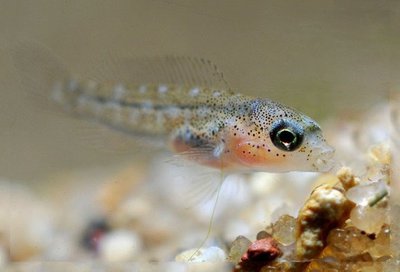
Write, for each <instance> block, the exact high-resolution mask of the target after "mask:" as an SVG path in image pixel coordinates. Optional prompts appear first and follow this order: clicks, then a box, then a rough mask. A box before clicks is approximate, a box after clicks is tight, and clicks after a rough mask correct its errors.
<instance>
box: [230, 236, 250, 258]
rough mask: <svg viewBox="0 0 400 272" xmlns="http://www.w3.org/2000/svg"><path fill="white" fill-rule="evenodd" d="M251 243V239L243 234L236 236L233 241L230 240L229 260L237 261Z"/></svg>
mask: <svg viewBox="0 0 400 272" xmlns="http://www.w3.org/2000/svg"><path fill="white" fill-rule="evenodd" d="M250 245H251V241H250V240H249V239H247V238H246V237H244V236H238V237H237V238H236V239H235V241H233V242H232V246H231V249H230V251H229V261H231V262H234V263H238V262H239V261H240V259H241V257H242V256H243V254H244V253H245V252H246V250H247V249H248V248H249V246H250Z"/></svg>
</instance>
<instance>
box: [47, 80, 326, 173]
mask: <svg viewBox="0 0 400 272" xmlns="http://www.w3.org/2000/svg"><path fill="white" fill-rule="evenodd" d="M53 97H54V98H55V100H56V102H58V103H60V104H61V105H62V106H64V107H66V108H67V109H68V110H70V111H72V112H74V113H75V114H78V115H79V116H83V117H85V118H90V119H92V120H95V121H97V122H100V123H102V124H105V125H107V126H110V127H112V128H114V129H117V130H120V131H124V132H126V133H128V134H131V135H140V136H142V137H148V138H158V139H163V140H164V143H165V146H167V147H168V148H169V149H170V150H171V151H173V152H174V153H178V154H183V155H184V156H186V157H187V158H189V159H192V160H195V161H196V162H198V163H201V164H204V165H207V166H211V167H215V168H220V169H224V170H226V171H233V172H234V171H254V170H256V171H272V172H281V171H289V170H304V171H326V170H328V169H329V167H331V165H330V163H331V161H330V158H331V156H332V155H333V149H332V148H331V147H329V146H328V145H327V144H326V143H325V140H324V138H323V137H322V134H321V129H320V127H319V126H318V125H317V124H316V123H315V122H314V121H313V120H311V119H310V118H309V117H307V116H305V115H303V114H301V113H299V112H297V111H295V110H294V109H291V108H289V107H286V106H283V105H281V104H279V103H277V102H274V101H271V100H268V99H262V98H253V97H249V96H244V95H241V94H236V93H234V92H233V91H229V90H217V89H210V88H202V87H199V86H185V85H181V86H178V85H171V84H142V85H135V84H132V85H130V84H124V83H108V84H97V83H95V82H92V81H85V80H82V81H79V80H67V81H65V82H64V83H61V84H60V83H58V84H56V87H55V88H54V89H53ZM273 127H278V129H279V128H280V129H281V130H282V131H283V134H282V132H281V134H280V135H281V138H284V137H286V138H288V139H286V141H287V142H288V143H287V144H288V145H289V144H290V141H297V143H295V145H296V146H294V147H293V148H292V149H293V150H290V148H288V147H286V146H285V144H284V143H283V144H279V143H277V142H276V141H277V140H276V139H272V137H278V136H277V135H274V134H273V133H272V129H273ZM285 133H286V134H287V135H286V136H285ZM296 133H297V135H296ZM292 138H293V139H292ZM295 138H296V139H295ZM281 140H282V139H281ZM283 140H285V139H283Z"/></svg>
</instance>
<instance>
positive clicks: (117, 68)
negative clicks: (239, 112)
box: [92, 54, 230, 90]
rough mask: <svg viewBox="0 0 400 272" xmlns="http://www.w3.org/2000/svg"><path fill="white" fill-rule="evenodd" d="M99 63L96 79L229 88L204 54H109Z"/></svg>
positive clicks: (217, 69)
mask: <svg viewBox="0 0 400 272" xmlns="http://www.w3.org/2000/svg"><path fill="white" fill-rule="evenodd" d="M100 66H102V67H100V68H98V69H97V70H96V71H94V72H95V73H94V76H92V78H93V79H94V80H95V81H97V82H102V81H105V80H106V81H112V82H121V83H131V84H138V85H139V84H155V85H157V84H172V85H182V86H199V87H204V88H215V89H219V90H230V86H229V84H228V83H227V81H226V80H225V78H224V75H223V73H222V72H221V71H220V70H219V68H218V67H217V65H216V64H214V63H213V62H211V61H210V60H206V59H203V58H192V57H180V56H172V55H171V56H164V57H140V58H135V57H128V58H126V57H125V58H122V57H115V56H112V55H111V54H110V56H109V57H108V59H106V60H105V61H103V63H102V64H101V65H100ZM97 67H98V66H97Z"/></svg>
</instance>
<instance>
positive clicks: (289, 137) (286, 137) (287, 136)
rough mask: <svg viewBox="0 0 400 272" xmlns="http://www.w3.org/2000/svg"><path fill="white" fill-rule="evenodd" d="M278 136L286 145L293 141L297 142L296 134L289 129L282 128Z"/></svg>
mask: <svg viewBox="0 0 400 272" xmlns="http://www.w3.org/2000/svg"><path fill="white" fill-rule="evenodd" d="M277 137H278V138H279V140H280V141H281V142H282V143H284V144H285V145H290V144H291V143H295V142H296V138H297V137H296V134H294V133H293V132H292V131H290V130H288V129H282V130H280V131H279V132H278V134H277Z"/></svg>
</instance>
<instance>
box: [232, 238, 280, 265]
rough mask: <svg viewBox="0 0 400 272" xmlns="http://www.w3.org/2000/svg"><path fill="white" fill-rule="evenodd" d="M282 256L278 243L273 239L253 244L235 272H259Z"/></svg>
mask: <svg viewBox="0 0 400 272" xmlns="http://www.w3.org/2000/svg"><path fill="white" fill-rule="evenodd" d="M281 254H282V252H281V250H280V249H279V247H278V243H277V242H276V241H275V240H274V239H273V238H271V237H267V238H264V239H261V240H257V241H255V242H253V243H252V244H251V245H250V246H249V248H248V249H247V251H246V252H245V253H244V254H243V256H242V258H241V261H240V262H239V264H238V266H237V267H236V268H235V270H234V271H235V272H250V271H254V272H258V271H260V270H261V269H262V268H263V267H264V266H266V265H268V264H269V263H271V262H272V261H274V260H275V259H276V258H278V257H279V256H280V255H281Z"/></svg>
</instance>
